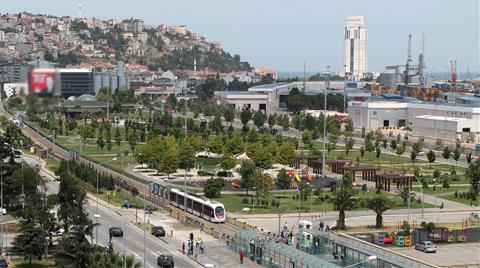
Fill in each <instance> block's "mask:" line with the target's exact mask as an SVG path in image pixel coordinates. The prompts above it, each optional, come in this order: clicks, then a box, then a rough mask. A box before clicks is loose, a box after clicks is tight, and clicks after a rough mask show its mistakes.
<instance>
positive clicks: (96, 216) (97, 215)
mask: <svg viewBox="0 0 480 268" xmlns="http://www.w3.org/2000/svg"><path fill="white" fill-rule="evenodd" d="M115 160H117V158H116V157H115V158H113V159H111V160H108V161H105V162H102V163H100V164H98V165H97V206H96V208H95V215H94V217H95V245H98V227H97V225H98V218H100V214H98V167H99V166H101V165H103V164H106V163H109V162H112V161H115Z"/></svg>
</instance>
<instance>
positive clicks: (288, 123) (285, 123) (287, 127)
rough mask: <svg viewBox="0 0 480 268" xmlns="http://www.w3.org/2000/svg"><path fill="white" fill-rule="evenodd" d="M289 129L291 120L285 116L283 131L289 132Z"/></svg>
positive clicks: (283, 118)
mask: <svg viewBox="0 0 480 268" xmlns="http://www.w3.org/2000/svg"><path fill="white" fill-rule="evenodd" d="M289 127H290V119H289V117H288V115H286V114H284V115H283V116H282V129H283V130H284V131H287V130H288V129H289Z"/></svg>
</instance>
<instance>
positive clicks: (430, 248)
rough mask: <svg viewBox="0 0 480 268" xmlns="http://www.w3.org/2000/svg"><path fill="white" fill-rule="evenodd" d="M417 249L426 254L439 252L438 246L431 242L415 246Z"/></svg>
mask: <svg viewBox="0 0 480 268" xmlns="http://www.w3.org/2000/svg"><path fill="white" fill-rule="evenodd" d="M415 249H416V250H420V251H423V252H425V253H435V252H437V246H436V245H435V244H434V243H432V242H430V241H421V242H419V243H417V244H415Z"/></svg>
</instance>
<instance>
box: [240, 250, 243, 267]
mask: <svg viewBox="0 0 480 268" xmlns="http://www.w3.org/2000/svg"><path fill="white" fill-rule="evenodd" d="M243 255H244V254H243V250H240V264H243Z"/></svg>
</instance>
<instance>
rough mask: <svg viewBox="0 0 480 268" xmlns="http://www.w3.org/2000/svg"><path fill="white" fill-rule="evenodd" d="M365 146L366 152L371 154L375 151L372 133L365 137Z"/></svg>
mask: <svg viewBox="0 0 480 268" xmlns="http://www.w3.org/2000/svg"><path fill="white" fill-rule="evenodd" d="M364 145H365V151H367V152H369V153H370V152H373V151H374V150H375V144H374V143H373V140H372V135H371V134H370V133H368V134H367V136H366V137H365V142H364Z"/></svg>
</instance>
